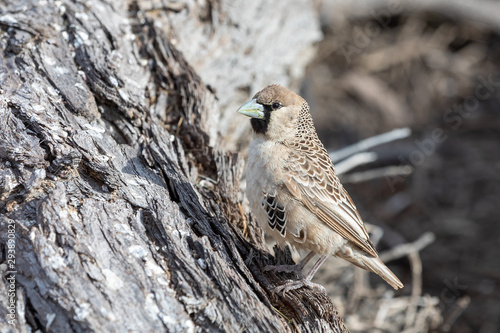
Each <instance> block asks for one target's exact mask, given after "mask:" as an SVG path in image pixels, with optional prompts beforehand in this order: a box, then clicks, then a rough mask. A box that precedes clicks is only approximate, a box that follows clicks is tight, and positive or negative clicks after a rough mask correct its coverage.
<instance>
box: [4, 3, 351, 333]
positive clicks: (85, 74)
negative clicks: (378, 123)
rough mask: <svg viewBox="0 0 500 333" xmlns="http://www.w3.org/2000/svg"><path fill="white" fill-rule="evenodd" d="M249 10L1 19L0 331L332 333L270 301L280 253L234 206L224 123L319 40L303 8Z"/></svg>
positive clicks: (315, 301)
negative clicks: (274, 266)
mask: <svg viewBox="0 0 500 333" xmlns="http://www.w3.org/2000/svg"><path fill="white" fill-rule="evenodd" d="M251 3H252V4H248V3H246V2H244V1H243V0H239V1H223V0H222V1H216V0H207V1H201V2H199V3H196V4H193V3H191V2H185V3H184V2H172V3H166V2H165V1H162V2H160V1H157V2H155V1H148V2H143V1H130V2H127V1H110V2H106V1H98V0H95V1H86V2H80V1H55V2H52V1H45V2H42V1H24V0H23V1H10V2H9V1H4V3H2V5H1V6H2V9H1V13H0V33H1V35H0V43H1V44H0V45H1V50H2V55H1V56H0V85H1V86H0V89H1V91H0V94H1V95H0V214H1V216H0V228H1V238H2V242H1V250H2V251H1V257H0V259H1V266H0V269H1V270H2V274H3V276H4V279H2V280H1V281H2V282H1V283H0V293H1V294H2V296H1V298H0V331H2V332H9V331H12V332H14V331H21V332H29V331H35V330H40V331H42V332H49V331H50V332H72V331H77V332H82V331H109V332H123V331H132V332H153V331H168V332H193V331H196V332H205V331H223V332H241V331H249V332H273V331H275V332H291V331H302V332H322V331H324V332H327V331H328V332H329V331H334V332H342V331H346V330H347V329H346V328H345V326H344V325H343V323H342V321H341V320H340V318H339V317H338V315H337V312H336V311H335V309H334V308H333V305H332V303H331V301H330V299H329V298H328V297H327V296H326V295H325V294H322V293H320V292H317V291H313V290H308V289H300V290H297V291H293V292H290V293H288V294H287V295H276V294H273V293H272V292H271V289H272V287H273V286H275V285H277V284H279V283H280V282H282V281H283V280H284V279H287V278H291V277H290V275H287V274H277V275H275V274H272V273H267V272H263V271H262V268H263V267H264V266H266V265H268V264H276V262H277V261H279V262H282V263H290V262H291V258H290V254H289V253H288V252H281V251H278V252H277V253H279V256H277V258H278V259H279V260H277V259H276V258H274V257H273V256H271V255H270V254H269V253H268V251H267V248H266V246H265V244H264V242H263V237H262V234H261V231H260V229H259V228H258V227H257V226H256V223H255V221H253V220H252V218H251V216H248V215H244V214H243V211H242V208H241V205H240V202H241V195H240V186H239V179H240V177H241V171H242V165H243V161H242V158H241V157H238V154H236V153H233V152H230V151H227V150H225V149H227V148H234V147H237V146H238V142H239V141H245V138H246V134H247V133H248V126H247V124H246V122H245V125H242V123H241V122H242V121H243V119H241V120H236V118H235V117H233V116H232V115H233V114H234V108H233V107H234V106H235V105H237V104H238V103H240V102H241V101H242V100H243V99H245V98H247V97H248V94H249V93H250V92H255V91H256V90H257V89H258V88H260V86H262V85H263V83H271V82H269V80H270V76H272V77H277V78H278V79H277V81H278V82H280V83H285V84H293V82H296V81H295V80H296V79H297V78H299V77H300V75H301V71H302V70H303V68H304V66H305V64H306V61H305V60H304V59H307V56H305V55H306V54H311V50H312V47H311V45H312V43H313V42H314V41H316V40H317V39H318V38H319V36H320V33H319V29H318V26H317V22H316V21H315V22H314V23H309V25H308V26H305V27H304V26H303V25H301V24H302V23H301V22H303V20H304V18H305V19H307V18H311V17H312V18H314V19H315V16H314V11H313V8H312V4H311V3H309V2H308V1H295V4H292V5H288V6H285V5H283V4H278V2H276V4H271V3H268V2H265V1H264V0H262V1H254V2H251ZM285 7H286V8H285ZM236 15H240V17H244V18H245V20H243V19H241V20H239V19H237V18H236V17H237V16H236ZM287 20H291V22H292V23H290V22H288V21H287ZM315 20H316V19H315ZM283 22H285V23H283ZM293 22H295V25H294V24H293ZM297 22H298V23H297ZM266 25H267V26H266ZM287 25H290V28H289V29H285V28H286V26H287ZM284 26H285V28H284ZM298 31H300V33H298ZM266 34H267V35H266ZM297 36H307V37H304V38H302V39H300V40H299V41H295V42H293V38H297ZM262 38H265V39H264V40H262ZM269 38H271V39H272V38H274V39H276V40H280V43H272V42H270V39H269ZM292 42H293V47H290V49H293V50H290V53H289V54H285V53H286V52H285V51H284V50H283V48H282V46H283V45H286V44H287V43H289V44H290V43H292ZM245 45H246V46H247V47H246V48H245V47H244V46H245ZM201 46H203V47H201ZM181 51H182V52H183V53H185V54H186V58H185V57H184V55H183V53H181ZM218 52H219V53H218ZM220 52H222V54H220ZM271 55H272V56H271ZM276 55H280V56H279V57H276ZM299 59H300V60H299ZM237 62H239V63H237ZM191 64H193V66H194V67H193V66H192V65H191ZM198 73H201V77H202V78H205V79H207V78H208V79H207V81H208V83H209V84H210V85H207V83H205V82H204V80H203V79H202V78H200V76H199V75H200V74H198ZM225 76H227V77H229V78H230V79H227V78H226V79H224V78H225ZM221 110H222V111H221ZM219 132H220V133H222V134H223V135H222V136H221V137H219V136H218V135H219ZM11 301H13V302H15V303H11Z"/></svg>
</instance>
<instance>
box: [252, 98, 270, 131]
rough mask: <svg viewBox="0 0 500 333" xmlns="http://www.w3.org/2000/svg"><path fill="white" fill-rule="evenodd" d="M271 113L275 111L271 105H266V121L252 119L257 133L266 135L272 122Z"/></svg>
mask: <svg viewBox="0 0 500 333" xmlns="http://www.w3.org/2000/svg"><path fill="white" fill-rule="evenodd" d="M271 111H273V110H272V108H271V106H270V105H264V119H257V118H252V119H250V124H251V125H252V128H253V130H254V131H255V132H256V133H259V134H265V133H266V132H267V128H268V127H269V121H270V120H271Z"/></svg>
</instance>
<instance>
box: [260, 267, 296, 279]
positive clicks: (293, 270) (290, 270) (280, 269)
mask: <svg viewBox="0 0 500 333" xmlns="http://www.w3.org/2000/svg"><path fill="white" fill-rule="evenodd" d="M302 268H303V267H302V266H300V265H276V266H275V265H267V266H266V267H264V268H263V270H264V271H267V272H268V271H273V272H285V273H295V274H297V275H299V276H300V277H301V278H303V277H304V275H303V274H302Z"/></svg>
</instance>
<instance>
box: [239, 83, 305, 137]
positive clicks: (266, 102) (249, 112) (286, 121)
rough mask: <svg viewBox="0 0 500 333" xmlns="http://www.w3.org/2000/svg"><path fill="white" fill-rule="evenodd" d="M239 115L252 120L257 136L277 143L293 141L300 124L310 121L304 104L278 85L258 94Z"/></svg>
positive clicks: (240, 110)
mask: <svg viewBox="0 0 500 333" xmlns="http://www.w3.org/2000/svg"><path fill="white" fill-rule="evenodd" d="M238 112H239V113H241V114H244V115H245V116H248V117H251V118H252V119H251V120H250V123H251V124H252V128H253V130H254V131H255V132H256V133H257V134H260V135H264V136H266V137H267V138H268V139H272V140H276V141H286V140H287V139H290V138H292V137H294V136H295V135H296V132H297V131H298V130H299V127H302V126H299V123H300V122H303V121H304V120H306V121H309V120H310V114H309V106H308V105H307V102H306V101H305V100H304V99H303V98H302V97H300V96H299V95H297V94H296V93H294V92H293V91H290V90H288V89H287V88H285V87H282V86H280V85H277V84H273V85H270V86H267V87H265V88H264V89H262V90H261V91H259V92H258V93H257V94H255V96H254V97H253V98H252V100H251V101H249V102H248V103H246V104H244V105H243V106H241V107H240V108H239V109H238ZM305 118H307V119H305Z"/></svg>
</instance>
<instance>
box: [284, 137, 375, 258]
mask: <svg viewBox="0 0 500 333" xmlns="http://www.w3.org/2000/svg"><path fill="white" fill-rule="evenodd" d="M296 148H297V147H295V149H291V152H290V154H289V160H288V163H286V165H287V167H286V169H287V170H286V171H287V172H286V174H287V179H286V180H287V181H286V183H285V186H286V188H287V189H288V190H289V191H290V193H291V194H292V195H293V196H294V197H295V198H296V199H297V200H299V201H301V202H302V203H303V204H304V205H305V206H306V207H307V208H308V209H309V210H310V211H311V212H312V213H314V214H315V215H316V216H317V217H318V218H319V219H320V220H321V221H323V222H324V223H325V224H326V225H328V226H329V227H330V228H332V229H333V230H334V231H335V232H337V233H338V234H339V235H341V236H342V237H344V238H345V239H347V240H348V241H350V242H352V243H354V244H356V245H357V246H358V247H360V248H361V249H362V250H363V251H365V252H367V253H369V254H371V255H372V256H374V257H376V256H377V251H376V250H375V247H374V246H373V244H372V243H371V241H370V239H369V238H368V233H367V232H366V228H365V226H364V224H363V220H362V219H361V217H360V216H359V213H358V210H357V209H356V206H355V205H354V203H353V202H352V199H351V197H350V196H349V194H347V191H346V190H345V189H344V187H343V186H342V184H341V183H340V181H339V179H338V177H337V175H336V174H335V170H334V167H333V163H332V161H331V160H330V157H329V156H328V153H327V152H326V150H325V149H324V147H323V145H322V144H321V143H319V140H318V144H317V145H313V146H311V145H308V146H307V147H304V146H302V147H301V148H302V149H296ZM299 148H300V147H299Z"/></svg>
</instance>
